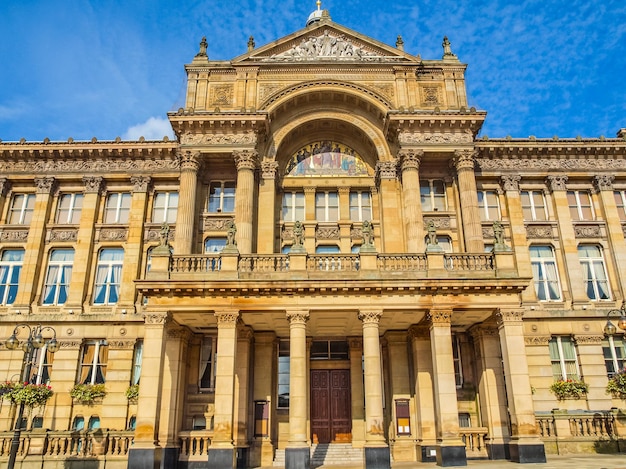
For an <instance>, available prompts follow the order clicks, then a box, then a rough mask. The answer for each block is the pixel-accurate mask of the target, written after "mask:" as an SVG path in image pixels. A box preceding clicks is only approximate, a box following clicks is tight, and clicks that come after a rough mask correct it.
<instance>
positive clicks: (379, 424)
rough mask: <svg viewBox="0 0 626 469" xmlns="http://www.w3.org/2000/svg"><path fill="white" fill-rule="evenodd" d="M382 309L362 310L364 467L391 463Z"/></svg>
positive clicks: (378, 466) (360, 314)
mask: <svg viewBox="0 0 626 469" xmlns="http://www.w3.org/2000/svg"><path fill="white" fill-rule="evenodd" d="M382 315H383V312H382V311H381V310H369V311H368V310H362V311H360V312H359V319H360V320H361V321H362V322H363V368H364V370H363V374H364V380H365V467H366V468H370V467H372V468H383V467H390V466H391V459H390V453H389V446H388V445H387V442H386V441H385V427H384V412H383V382H382V365H381V354H380V332H379V322H380V318H381V317H382Z"/></svg>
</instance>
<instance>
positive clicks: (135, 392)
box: [124, 384, 139, 402]
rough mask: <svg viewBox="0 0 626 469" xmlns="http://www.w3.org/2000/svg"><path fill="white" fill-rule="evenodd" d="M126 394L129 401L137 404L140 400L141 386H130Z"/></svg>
mask: <svg viewBox="0 0 626 469" xmlns="http://www.w3.org/2000/svg"><path fill="white" fill-rule="evenodd" d="M124 394H126V398H127V399H128V400H129V401H131V402H137V399H138V398H139V385H138V384H131V385H130V386H128V389H127V390H126V392H125V393H124Z"/></svg>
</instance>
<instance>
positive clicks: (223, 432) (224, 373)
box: [209, 310, 239, 469]
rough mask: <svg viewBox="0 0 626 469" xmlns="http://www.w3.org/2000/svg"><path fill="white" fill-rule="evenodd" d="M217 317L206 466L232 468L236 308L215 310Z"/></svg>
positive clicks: (235, 461) (235, 462) (233, 464)
mask: <svg viewBox="0 0 626 469" xmlns="http://www.w3.org/2000/svg"><path fill="white" fill-rule="evenodd" d="M215 317H216V318H217V359H216V367H217V368H216V373H215V415H214V417H213V440H212V441H211V447H210V448H209V467H211V468H214V469H233V468H235V467H236V466H237V455H236V451H235V447H234V445H233V434H234V432H233V421H234V418H233V416H234V402H235V396H234V394H235V363H236V354H237V319H238V318H239V311H236V310H226V311H215Z"/></svg>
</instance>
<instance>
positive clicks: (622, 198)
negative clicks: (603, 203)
mask: <svg viewBox="0 0 626 469" xmlns="http://www.w3.org/2000/svg"><path fill="white" fill-rule="evenodd" d="M613 196H614V197H615V205H617V214H618V215H619V219H620V221H626V191H614V192H613Z"/></svg>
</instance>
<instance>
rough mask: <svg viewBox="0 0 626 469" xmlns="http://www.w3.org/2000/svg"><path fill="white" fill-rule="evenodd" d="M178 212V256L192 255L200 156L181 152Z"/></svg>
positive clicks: (176, 247) (176, 245) (179, 156)
mask: <svg viewBox="0 0 626 469" xmlns="http://www.w3.org/2000/svg"><path fill="white" fill-rule="evenodd" d="M178 158H179V160H180V185H179V189H178V190H179V194H178V211H177V213H176V244H175V249H176V254H192V251H193V234H194V232H195V230H194V225H195V221H196V197H197V194H196V192H197V186H198V169H199V168H200V161H199V158H200V154H199V153H192V152H190V151H185V152H181V153H179V155H178Z"/></svg>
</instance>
